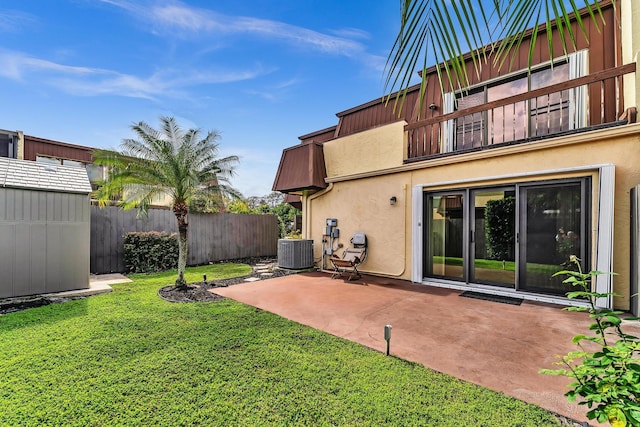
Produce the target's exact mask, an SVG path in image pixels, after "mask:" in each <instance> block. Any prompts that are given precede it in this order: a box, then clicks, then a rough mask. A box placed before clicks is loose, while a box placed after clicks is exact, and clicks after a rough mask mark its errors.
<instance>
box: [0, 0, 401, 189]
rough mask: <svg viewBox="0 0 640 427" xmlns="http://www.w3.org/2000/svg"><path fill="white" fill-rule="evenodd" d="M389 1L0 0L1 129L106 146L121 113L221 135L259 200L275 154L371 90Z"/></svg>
mask: <svg viewBox="0 0 640 427" xmlns="http://www.w3.org/2000/svg"><path fill="white" fill-rule="evenodd" d="M399 9H400V2H399V0H383V1H364V0H349V1H345V0H302V1H301V0H296V1H290V0H278V1H276V0H249V1H238V0H232V1H226V0H217V1H198V0H184V1H173V0H137V1H129V0H57V1H43V0H21V1H20V2H17V1H16V2H9V1H4V2H0V64H2V66H1V67H0V94H2V102H0V129H8V130H22V131H24V133H25V134H28V135H33V136H38V137H42V138H48V139H54V140H59V141H64V142H69V143H72V144H79V145H86V146H92V147H103V148H117V147H118V146H119V143H120V141H121V140H122V139H123V138H129V137H132V136H133V134H132V132H131V131H130V125H131V123H132V122H138V121H141V120H143V121H146V122H147V123H149V124H151V125H152V126H157V124H158V117H159V116H161V115H168V116H175V117H176V118H177V119H178V120H179V122H180V123H181V125H182V126H184V127H185V128H188V127H199V128H201V129H202V130H205V131H207V130H212V129H217V130H219V131H221V132H222V139H221V141H220V143H221V149H222V154H223V155H228V154H237V155H239V156H240V157H241V162H240V165H239V167H238V170H237V176H236V177H235V178H234V180H233V182H232V183H233V185H234V186H235V187H236V188H238V189H239V190H240V191H241V192H242V193H243V194H244V195H245V196H247V197H248V196H261V195H266V194H268V193H269V192H270V191H271V185H272V183H273V179H274V177H275V172H276V169H277V166H278V162H279V160H280V155H281V152H282V149H283V148H285V147H289V146H292V145H295V144H297V143H298V142H299V140H298V139H297V138H298V136H300V135H303V134H306V133H309V132H313V131H316V130H319V129H322V128H325V127H328V126H332V125H334V124H336V123H337V118H336V116H335V113H337V112H340V111H342V110H346V109H348V108H351V107H353V106H356V105H359V104H361V103H365V102H368V101H370V100H372V99H375V98H377V97H379V96H382V95H383V94H384V93H383V90H384V64H385V61H386V57H387V54H388V52H389V50H390V48H391V46H392V45H393V41H394V38H395V35H396V31H397V29H398V27H399Z"/></svg>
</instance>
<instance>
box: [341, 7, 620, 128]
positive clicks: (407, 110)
mask: <svg viewBox="0 0 640 427" xmlns="http://www.w3.org/2000/svg"><path fill="white" fill-rule="evenodd" d="M599 4H600V8H601V10H602V12H603V15H604V16H605V19H607V18H609V20H610V19H611V18H613V19H615V17H614V16H613V15H611V16H609V15H607V14H606V11H608V10H610V9H612V8H613V1H611V0H601V1H600V2H599ZM580 16H581V17H583V18H585V19H587V20H588V21H590V18H589V13H588V10H587V8H586V7H585V8H582V9H580ZM569 17H570V20H571V21H572V22H573V21H575V15H574V14H569ZM596 19H598V20H599V19H600V18H599V16H598V14H596ZM598 24H599V31H598V30H595V28H594V31H593V33H594V34H593V36H595V37H598V36H599V37H604V35H603V34H598V33H603V32H604V30H603V28H602V24H601V23H600V22H598ZM574 25H575V24H574ZM609 27H615V25H609ZM545 28H546V24H541V25H540V26H539V28H538V31H539V34H540V37H544V36H545ZM587 30H589V28H587ZM577 32H578V33H580V35H579V36H578V37H577V41H578V45H579V46H578V49H579V50H580V49H583V48H585V47H587V46H586V42H585V41H584V40H583V39H584V37H582V35H581V32H580V30H578V31H577ZM532 33H533V28H531V29H528V30H526V31H525V33H524V37H525V39H527V38H530V37H531V34H532ZM593 36H592V35H591V34H590V38H592V37H593ZM498 43H499V42H498ZM538 45H544V46H546V43H543V41H542V40H539V41H538ZM497 46H498V44H496V45H495V46H494V47H497ZM554 47H555V48H556V51H558V52H560V51H561V49H559V47H558V46H554ZM485 48H486V49H487V51H490V50H491V49H490V48H491V46H485ZM521 49H522V50H525V51H527V50H528V49H529V45H528V44H526V43H524V42H523V46H522V47H521ZM538 51H539V49H537V50H536V52H537V54H538V57H539V56H540V55H541V54H540V53H539V52H538ZM558 57H560V55H558ZM464 58H465V60H466V61H470V60H471V53H467V54H465V55H464ZM539 60H540V61H542V58H539ZM535 63H536V61H535V59H534V64H535ZM616 65H618V64H615V63H613V64H608V66H607V67H605V66H600V67H599V69H605V68H609V67H613V66H616ZM511 71H515V70H506V69H505V70H503V71H502V72H501V73H500V74H508V73H510V72H511ZM426 72H427V73H428V74H433V75H434V76H433V77H434V78H435V77H436V76H435V74H436V65H432V66H431V67H429V68H427V69H426ZM421 73H422V72H419V74H421ZM469 73H470V76H474V75H475V71H474V70H473V69H471V68H470V69H469ZM495 77H497V76H490V78H495ZM434 78H432V79H431V80H434ZM483 80H485V79H484V78H481V79H480V81H483ZM434 83H437V82H435V80H434ZM476 83H477V82H472V84H476ZM429 86H433V84H431V85H429V84H428V85H427V87H429ZM437 86H438V91H437V92H438V93H437V94H436V93H434V94H433V95H430V94H429V93H427V94H426V98H427V99H430V98H431V96H436V95H438V98H439V92H440V90H439V89H440V88H439V84H438V85H437ZM419 89H420V84H416V85H413V86H410V87H409V88H408V89H407V94H406V96H407V99H406V101H405V106H404V109H403V112H402V113H401V114H400V115H397V114H396V118H404V119H405V120H406V121H407V122H409V123H411V122H413V121H415V119H416V117H414V116H412V113H413V112H414V110H413V108H412V107H413V106H414V105H413V104H414V103H415V102H416V100H417V97H418V92H419ZM402 92H403V91H402V90H401V91H398V92H394V93H392V94H390V99H389V102H388V105H387V106H386V107H385V106H384V104H385V101H386V99H387V98H386V96H385V97H380V98H377V99H374V100H372V101H369V102H366V103H364V104H360V105H357V106H355V107H352V108H349V109H348V110H344V111H341V112H339V113H337V114H336V116H337V117H338V118H339V119H340V120H341V121H342V119H343V118H344V117H346V116H350V115H353V114H356V113H360V112H362V111H364V110H368V109H377V110H383V109H386V108H388V109H391V110H392V109H393V104H394V102H395V98H396V97H397V96H398V95H400V96H401V95H402ZM427 105H428V104H427ZM378 114H380V112H378ZM383 114H384V113H383ZM423 118H424V117H423ZM379 124H382V123H379ZM337 136H345V133H344V132H343V130H342V129H340V130H339V135H337Z"/></svg>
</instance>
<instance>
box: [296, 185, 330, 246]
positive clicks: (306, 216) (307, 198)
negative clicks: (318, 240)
mask: <svg viewBox="0 0 640 427" xmlns="http://www.w3.org/2000/svg"><path fill="white" fill-rule="evenodd" d="M332 189H333V182H330V183H329V186H328V187H327V188H325V189H324V190H322V191H320V192H318V193H315V194H312V195H310V196H307V190H305V191H304V194H303V195H304V219H305V224H304V236H303V237H304V238H305V239H309V238H311V237H310V236H311V209H309V207H310V204H311V201H312V200H315V199H317V198H318V197H320V196H324V195H325V194H327V193H328V192H329V191H331V190H332Z"/></svg>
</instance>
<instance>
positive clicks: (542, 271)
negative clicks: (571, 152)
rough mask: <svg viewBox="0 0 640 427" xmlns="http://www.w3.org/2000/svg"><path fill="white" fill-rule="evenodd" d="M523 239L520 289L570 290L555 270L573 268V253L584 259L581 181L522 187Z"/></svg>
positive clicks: (583, 207) (545, 292) (582, 192)
mask: <svg viewBox="0 0 640 427" xmlns="http://www.w3.org/2000/svg"><path fill="white" fill-rule="evenodd" d="M520 195H521V197H520V210H521V212H522V213H523V214H522V215H521V217H522V224H521V228H522V231H523V232H522V234H521V235H522V239H521V241H520V254H521V257H520V269H519V273H520V281H519V283H520V289H522V290H524V291H529V292H535V293H543V294H552V295H564V294H565V293H567V292H568V291H570V290H571V289H572V287H571V285H567V284H563V283H562V280H563V277H552V276H553V274H554V273H556V272H558V271H561V270H567V269H572V268H573V264H571V263H570V262H569V259H570V257H571V256H572V255H575V256H576V257H578V258H580V259H584V258H585V255H586V252H585V246H586V240H585V239H584V238H583V237H582V236H583V235H584V234H585V229H586V215H585V212H586V208H585V195H584V185H583V184H582V183H581V182H574V183H566V184H549V185H542V186H531V187H524V188H522V189H521V192H520Z"/></svg>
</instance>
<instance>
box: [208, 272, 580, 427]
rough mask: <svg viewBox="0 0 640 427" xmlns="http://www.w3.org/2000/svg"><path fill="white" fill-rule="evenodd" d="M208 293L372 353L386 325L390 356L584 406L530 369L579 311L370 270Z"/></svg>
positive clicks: (559, 409)
mask: <svg viewBox="0 0 640 427" xmlns="http://www.w3.org/2000/svg"><path fill="white" fill-rule="evenodd" d="M215 292H216V293H217V294H220V295H223V296H225V297H229V298H232V299H234V300H237V301H240V302H243V303H245V304H249V305H252V306H255V307H258V308H261V309H263V310H266V311H269V312H272V313H275V314H278V315H280V316H283V317H285V318H287V319H290V320H293V321H296V322H299V323H302V324H304V325H308V326H311V327H313V328H316V329H320V330H323V331H326V332H328V333H330V334H333V335H336V336H339V337H342V338H345V339H348V340H351V341H354V342H357V343H360V344H362V345H365V346H367V347H370V348H372V349H375V350H378V351H381V352H384V351H386V342H385V340H384V335H383V332H384V326H385V325H387V324H390V325H392V326H393V329H392V337H391V354H392V355H394V356H397V357H400V358H402V359H406V360H410V361H414V362H418V363H421V364H423V365H425V366H427V367H429V368H431V369H434V370H437V371H440V372H444V373H447V374H450V375H453V376H455V377H458V378H460V379H463V380H466V381H469V382H472V383H475V384H479V385H481V386H484V387H487V388H490V389H492V390H496V391H499V392H502V393H505V394H507V395H510V396H513V397H515V398H518V399H522V400H524V401H526V402H530V403H534V404H536V405H539V406H541V407H543V408H545V409H548V410H550V411H553V412H556V413H559V414H561V415H565V416H567V417H571V418H574V419H576V420H580V421H586V418H585V416H584V412H585V411H584V409H583V408H581V407H578V405H575V404H570V403H568V402H567V400H566V398H565V397H564V395H563V394H564V393H565V392H566V391H567V390H568V389H567V387H566V386H567V384H568V383H569V380H568V379H567V378H564V377H555V376H549V375H541V374H539V373H538V371H539V370H540V369H542V368H555V366H554V365H553V362H554V361H556V360H557V359H556V357H555V356H556V355H560V354H566V353H567V352H569V351H571V350H574V349H575V346H574V345H573V344H572V343H571V338H572V337H573V336H574V335H576V334H578V333H585V332H587V327H588V325H589V319H588V317H587V315H585V314H584V313H573V312H567V311H565V310H562V307H559V306H554V305H548V304H541V303H533V302H527V301H525V302H523V303H522V305H520V306H516V305H509V304H503V303H497V302H490V301H483V300H477V299H472V298H463V297H460V296H459V294H460V291H455V290H448V289H442V288H436V287H430V286H422V285H414V284H411V283H408V282H406V281H400V280H393V279H385V278H379V277H371V276H363V278H362V279H360V280H358V281H354V282H345V281H344V280H342V279H336V280H331V279H330V276H329V275H327V274H324V273H304V274H296V275H290V276H285V277H280V278H275V279H269V280H262V281H259V282H252V283H246V284H239V285H235V286H230V287H228V288H218V289H215ZM591 423H592V424H593V422H591Z"/></svg>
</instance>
